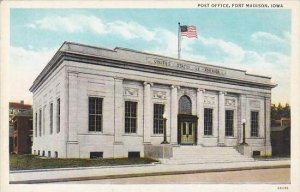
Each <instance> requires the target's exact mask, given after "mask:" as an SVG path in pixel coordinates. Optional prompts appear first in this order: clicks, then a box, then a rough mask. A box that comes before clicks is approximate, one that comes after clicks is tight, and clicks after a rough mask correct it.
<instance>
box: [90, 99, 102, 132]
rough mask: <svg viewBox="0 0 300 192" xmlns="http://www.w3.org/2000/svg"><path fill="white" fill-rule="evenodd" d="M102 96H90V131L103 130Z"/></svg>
mask: <svg viewBox="0 0 300 192" xmlns="http://www.w3.org/2000/svg"><path fill="white" fill-rule="evenodd" d="M102 102H103V99H102V98H98V97H89V131H97V132H100V131H102Z"/></svg>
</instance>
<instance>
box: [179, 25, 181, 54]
mask: <svg viewBox="0 0 300 192" xmlns="http://www.w3.org/2000/svg"><path fill="white" fill-rule="evenodd" d="M180 52H181V29H180V22H178V59H180Z"/></svg>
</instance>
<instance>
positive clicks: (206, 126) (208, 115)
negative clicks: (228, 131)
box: [204, 108, 213, 135]
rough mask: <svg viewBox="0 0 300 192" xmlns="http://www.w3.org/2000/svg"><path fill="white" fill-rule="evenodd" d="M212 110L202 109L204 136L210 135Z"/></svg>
mask: <svg viewBox="0 0 300 192" xmlns="http://www.w3.org/2000/svg"><path fill="white" fill-rule="evenodd" d="M212 129H213V109H211V108H204V135H212Z"/></svg>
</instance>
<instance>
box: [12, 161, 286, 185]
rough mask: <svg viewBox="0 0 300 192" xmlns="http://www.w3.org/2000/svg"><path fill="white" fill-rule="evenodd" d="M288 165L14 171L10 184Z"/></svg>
mask: <svg viewBox="0 0 300 192" xmlns="http://www.w3.org/2000/svg"><path fill="white" fill-rule="evenodd" d="M287 167H290V160H276V161H275V160H272V161H252V162H234V163H205V164H185V165H165V164H151V165H130V166H111V167H88V168H62V169H47V170H30V171H11V172H10V183H11V184H25V183H50V182H67V181H81V180H95V179H112V178H125V177H141V176H154V175H174V174H188V173H204V172H222V171H236V170H252V169H271V168H272V169H273V168H287Z"/></svg>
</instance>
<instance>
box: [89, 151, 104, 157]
mask: <svg viewBox="0 0 300 192" xmlns="http://www.w3.org/2000/svg"><path fill="white" fill-rule="evenodd" d="M90 159H103V152H99V151H98V152H90Z"/></svg>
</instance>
